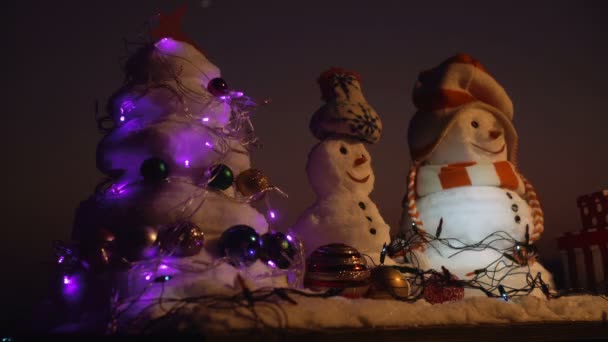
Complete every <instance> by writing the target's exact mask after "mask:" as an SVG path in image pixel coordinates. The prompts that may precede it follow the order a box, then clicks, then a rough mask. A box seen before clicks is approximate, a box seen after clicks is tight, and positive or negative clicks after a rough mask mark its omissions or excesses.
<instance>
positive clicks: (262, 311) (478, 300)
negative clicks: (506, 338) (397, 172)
mask: <svg viewBox="0 0 608 342" xmlns="http://www.w3.org/2000/svg"><path fill="white" fill-rule="evenodd" d="M290 297H291V298H292V299H294V300H295V301H296V302H297V304H293V303H289V302H287V301H281V300H276V301H272V302H270V301H266V302H257V303H256V304H255V305H254V307H253V309H252V307H250V306H247V305H241V306H238V307H233V306H231V305H227V306H226V305H221V304H219V305H218V303H215V304H213V305H211V306H206V305H191V306H189V307H188V308H187V309H185V311H183V312H182V314H181V315H179V316H178V317H179V318H178V320H177V321H175V322H176V323H175V324H176V325H175V326H171V325H169V326H166V325H164V326H163V325H162V324H160V323H159V324H160V325H159V327H160V326H163V327H162V328H161V329H162V330H164V329H167V328H168V329H170V330H172V329H178V330H182V331H190V332H199V333H203V332H206V333H208V332H215V333H220V332H227V331H231V332H234V331H235V330H240V329H246V330H248V329H254V328H261V327H271V328H288V329H304V330H314V331H318V330H325V329H352V328H354V329H369V328H413V327H430V326H454V325H485V324H509V323H540V322H568V321H604V322H605V321H606V316H607V315H608V299H607V298H605V297H598V296H572V297H561V298H558V299H552V300H549V301H547V300H544V299H540V298H537V297H533V296H528V297H521V298H516V299H513V300H512V301H509V302H505V301H504V300H502V299H496V298H487V297H486V298H484V297H473V298H467V299H465V300H463V301H459V302H452V303H445V304H437V305H431V304H429V303H427V302H426V301H424V300H419V301H417V302H415V303H406V302H400V301H395V300H373V299H347V298H343V297H331V298H310V297H303V296H300V295H290ZM274 298H277V297H274ZM167 304H168V303H165V304H164V305H163V306H164V309H161V308H160V306H157V307H155V308H154V309H153V310H152V311H151V313H152V316H151V317H150V318H152V319H153V317H154V316H156V317H159V316H162V315H163V313H164V312H166V310H167V309H168V308H170V307H171V305H167ZM161 321H162V320H161ZM161 321H159V322H161ZM177 322H179V323H177ZM151 327H153V326H151ZM152 330H153V331H154V328H152Z"/></svg>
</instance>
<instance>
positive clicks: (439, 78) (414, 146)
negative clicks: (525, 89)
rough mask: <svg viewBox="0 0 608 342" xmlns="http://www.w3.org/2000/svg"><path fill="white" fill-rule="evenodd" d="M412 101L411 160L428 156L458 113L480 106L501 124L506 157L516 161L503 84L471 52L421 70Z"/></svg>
mask: <svg viewBox="0 0 608 342" xmlns="http://www.w3.org/2000/svg"><path fill="white" fill-rule="evenodd" d="M413 101H414V105H415V106H416V108H417V109H418V111H417V112H416V114H415V115H414V117H413V118H412V120H411V121H410V125H409V129H408V143H409V146H410V154H411V156H412V159H413V161H414V162H416V163H417V162H422V161H424V160H426V159H427V158H428V157H429V155H430V154H431V153H432V152H433V151H434V150H435V148H436V147H437V146H438V145H439V143H440V142H441V141H442V140H443V138H444V136H445V135H446V134H447V132H448V130H449V128H450V127H451V126H452V125H453V124H454V122H455V119H456V118H457V117H458V115H459V114H460V113H464V112H465V111H467V110H469V109H471V108H480V109H484V110H485V111H487V112H490V113H491V114H493V115H494V116H495V117H496V119H497V120H498V122H500V123H501V124H502V126H503V127H504V129H505V139H506V142H507V146H508V150H509V157H508V158H509V161H511V162H512V163H513V164H515V162H516V153H517V133H516V132H515V128H514V127H513V123H512V119H513V103H512V102H511V99H510V98H509V96H508V95H507V93H506V92H505V90H504V89H503V87H502V86H501V85H500V84H498V82H497V81H496V80H495V79H494V78H493V77H492V76H491V75H490V74H489V73H488V71H487V70H486V69H485V68H484V67H483V66H482V65H481V64H480V63H479V62H478V61H477V60H475V59H473V58H472V57H471V56H469V55H467V54H459V55H456V56H453V57H451V58H448V59H447V60H446V61H444V62H443V63H441V64H439V66H437V67H435V68H433V69H431V70H427V71H423V72H422V73H420V75H419V76H418V81H417V82H416V85H415V86H414V92H413Z"/></svg>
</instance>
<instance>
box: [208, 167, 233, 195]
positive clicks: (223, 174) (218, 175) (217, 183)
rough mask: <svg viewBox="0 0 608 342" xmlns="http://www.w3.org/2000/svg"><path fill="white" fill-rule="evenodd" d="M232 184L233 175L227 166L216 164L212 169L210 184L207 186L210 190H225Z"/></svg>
mask: <svg viewBox="0 0 608 342" xmlns="http://www.w3.org/2000/svg"><path fill="white" fill-rule="evenodd" d="M233 182H234V175H233V174H232V170H231V169H230V168H229V167H228V166H226V165H224V164H217V165H215V166H213V167H212V169H211V182H209V184H208V185H209V187H210V188H212V189H218V190H226V189H228V188H229V187H230V186H231V185H232V183H233Z"/></svg>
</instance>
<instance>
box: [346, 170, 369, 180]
mask: <svg viewBox="0 0 608 342" xmlns="http://www.w3.org/2000/svg"><path fill="white" fill-rule="evenodd" d="M346 174H347V175H348V178H350V179H352V180H353V182H357V183H365V182H367V180H368V179H369V176H370V175H367V176H365V177H363V178H355V177H354V176H353V175H351V174H350V172H348V171H346Z"/></svg>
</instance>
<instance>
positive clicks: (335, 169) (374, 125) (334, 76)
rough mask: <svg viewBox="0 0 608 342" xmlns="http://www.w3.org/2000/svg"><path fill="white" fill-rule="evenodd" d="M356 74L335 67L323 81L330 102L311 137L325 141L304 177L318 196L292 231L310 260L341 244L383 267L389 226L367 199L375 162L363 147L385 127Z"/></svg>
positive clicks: (314, 151) (315, 150) (314, 121)
mask: <svg viewBox="0 0 608 342" xmlns="http://www.w3.org/2000/svg"><path fill="white" fill-rule="evenodd" d="M360 82H361V79H360V76H359V75H358V74H357V73H355V72H350V71H346V70H343V69H338V68H332V69H330V70H328V71H326V72H324V73H323V74H321V76H320V78H319V85H320V87H321V92H322V97H323V100H324V101H325V102H326V103H325V105H323V106H322V107H321V108H320V109H319V110H317V112H316V113H315V114H314V115H313V117H312V120H311V122H310V129H311V131H312V133H313V134H314V135H315V137H317V138H318V139H320V140H321V142H320V143H318V144H317V145H315V146H314V147H313V148H312V150H311V151H310V154H309V156H308V162H307V164H306V173H307V176H308V180H309V182H310V184H311V186H312V188H313V191H314V192H315V194H316V195H317V198H316V201H315V203H314V204H313V205H312V206H311V207H310V208H308V209H307V210H306V211H305V212H304V213H303V214H302V215H301V216H300V218H299V219H298V221H297V223H296V224H295V226H294V227H293V231H294V233H296V234H298V236H299V237H300V238H301V239H302V242H303V244H304V247H305V250H306V253H307V254H308V255H310V254H311V253H312V252H314V251H315V250H316V249H317V248H318V247H320V246H323V245H326V244H330V243H343V244H346V245H349V246H351V247H354V248H356V249H357V250H358V251H359V252H361V253H363V254H366V255H368V256H370V257H371V258H372V260H373V261H374V262H375V263H378V262H379V258H380V252H381V250H382V246H383V244H384V243H387V244H388V243H389V242H390V237H389V226H388V225H387V224H386V223H385V222H384V219H383V218H382V216H381V215H380V212H379V211H378V208H377V207H376V205H375V204H374V202H373V201H372V200H371V199H370V198H369V194H370V193H371V192H372V190H373V188H374V172H373V170H372V166H371V161H372V158H371V156H370V154H369V152H368V151H367V149H366V148H365V145H364V143H370V144H372V143H375V142H377V141H378V140H379V139H380V135H381V132H382V123H381V122H380V118H379V117H378V114H377V113H376V111H375V110H374V109H373V108H372V107H371V106H370V105H369V104H368V103H367V101H366V100H365V98H364V97H363V94H362V92H361V85H360Z"/></svg>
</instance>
